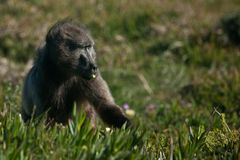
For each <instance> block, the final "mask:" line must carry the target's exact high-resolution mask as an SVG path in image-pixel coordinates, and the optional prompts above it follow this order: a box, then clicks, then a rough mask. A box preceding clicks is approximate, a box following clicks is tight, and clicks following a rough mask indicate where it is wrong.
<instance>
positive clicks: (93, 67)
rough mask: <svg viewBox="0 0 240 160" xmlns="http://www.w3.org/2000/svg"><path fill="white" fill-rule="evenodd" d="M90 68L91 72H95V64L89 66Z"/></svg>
mask: <svg viewBox="0 0 240 160" xmlns="http://www.w3.org/2000/svg"><path fill="white" fill-rule="evenodd" d="M90 68H91V70H92V71H94V72H96V71H97V66H96V65H95V64H90Z"/></svg>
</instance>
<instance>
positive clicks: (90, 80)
mask: <svg viewBox="0 0 240 160" xmlns="http://www.w3.org/2000/svg"><path fill="white" fill-rule="evenodd" d="M95 59H96V53H95V50H94V41H93V39H92V38H91V36H90V33H89V32H88V31H87V30H86V28H85V27H83V26H81V25H80V24H78V23H75V22H73V21H69V20H62V21H60V22H57V23H56V24H55V25H53V26H52V27H51V28H50V30H49V31H48V33H47V36H46V39H45V44H44V45H43V46H42V47H40V49H39V50H38V55H37V58H36V60H35V62H34V65H33V67H32V68H31V70H30V71H29V73H28V74H27V76H26V79H25V83H24V87H23V96H22V111H21V114H22V119H23V121H24V122H27V121H29V120H30V119H31V118H35V117H38V116H39V115H41V114H43V113H44V112H47V121H48V122H49V123H50V122H51V123H55V122H57V123H62V124H66V123H67V122H68V120H69V119H71V114H72V110H73V106H74V103H75V102H76V104H77V105H76V106H78V107H82V106H83V107H89V106H90V107H91V108H94V112H95V111H96V113H97V114H98V115H99V116H100V118H101V119H102V120H103V121H104V122H105V123H106V124H108V125H109V126H112V127H121V126H122V125H123V124H124V123H126V124H127V126H129V125H130V121H129V119H128V118H127V117H126V116H125V115H124V113H123V111H122V110H121V108H120V107H119V106H118V105H116V104H115V102H114V99H113V97H112V95H111V93H110V91H109V88H108V85H107V83H106V82H105V81H104V80H103V78H102V77H101V74H100V71H99V69H98V67H97V65H96V61H95ZM91 108H90V111H89V108H87V109H85V110H87V111H88V113H87V115H90V117H91V115H92V114H91V112H92V111H93V109H91ZM93 118H94V117H93Z"/></svg>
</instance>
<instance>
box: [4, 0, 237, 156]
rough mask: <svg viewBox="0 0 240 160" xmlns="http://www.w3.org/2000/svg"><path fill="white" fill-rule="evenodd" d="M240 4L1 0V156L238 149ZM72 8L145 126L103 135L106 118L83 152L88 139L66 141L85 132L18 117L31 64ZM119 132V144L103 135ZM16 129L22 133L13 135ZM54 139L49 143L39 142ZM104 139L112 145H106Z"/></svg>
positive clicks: (218, 0) (117, 90) (120, 98)
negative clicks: (29, 122) (28, 122)
mask: <svg viewBox="0 0 240 160" xmlns="http://www.w3.org/2000/svg"><path fill="white" fill-rule="evenodd" d="M239 9H240V1H239V0H194V1H193V0H185V1H178V0H171V1H168V0H151V1H147V0H132V1H127V0H121V1H112V0H90V1H83V0H80V1H78V0H69V1H59V2H56V1H53V0H41V1H38V0H26V1H23V0H1V1H0V19H1V21H0V67H1V69H0V78H1V86H0V88H1V90H0V120H1V121H0V122H1V123H0V129H1V132H0V148H1V149H2V150H3V151H2V152H0V159H1V158H3V159H9V158H13V157H15V158H16V157H18V159H20V158H21V157H22V158H23V159H41V156H43V157H44V158H45V159H48V158H50V157H52V158H59V157H62V158H63V159H66V158H67V157H68V156H69V157H71V158H73V159H77V158H79V157H82V156H83V157H85V159H97V157H98V156H99V155H100V156H99V157H101V158H109V159H110V157H112V158H113V159H114V157H115V158H116V159H138V158H139V159H142V158H143V159H144V158H145V159H155V158H163V159H164V158H167V159H169V158H171V157H172V158H174V159H193V158H197V159H201V158H204V159H219V158H222V159H225V158H228V159H235V158H240V155H239V150H240V144H239V127H240V121H239V116H240V63H239V62H240V51H239V45H240V13H239ZM66 17H68V18H72V19H74V20H76V21H79V22H80V23H82V24H84V25H86V26H87V28H88V29H89V30H90V31H91V33H92V36H93V37H94V39H95V41H96V52H97V55H98V63H99V66H101V67H100V68H101V72H102V74H103V77H104V79H106V81H107V82H108V84H109V86H110V89H111V91H112V94H113V96H114V97H115V100H116V102H117V103H118V104H119V105H123V104H128V105H129V106H130V108H131V109H133V110H134V111H135V113H136V115H135V117H133V120H134V121H137V122H136V123H140V126H141V127H140V128H139V130H137V131H125V130H123V131H121V130H120V131H116V133H117V134H116V133H115V132H113V133H111V134H110V135H109V138H107V139H104V136H103V135H102V134H100V133H101V132H102V131H101V130H104V129H103V128H101V126H102V125H101V126H99V130H100V131H97V133H91V135H92V136H93V137H94V136H97V137H98V136H100V137H102V139H100V140H99V141H97V140H95V139H94V140H91V137H90V138H86V139H89V143H87V142H85V143H83V144H84V145H87V148H88V147H89V148H91V147H95V149H93V150H87V149H86V150H84V149H83V150H82V151H81V154H80V153H78V148H81V147H83V146H82V145H83V144H82V145H81V144H80V143H67V144H66V143H65V142H62V141H63V139H64V137H65V138H66V137H67V138H68V139H70V140H74V139H75V140H76V141H77V140H79V141H81V140H82V141H83V137H84V136H83V135H84V134H83V135H82V134H81V135H82V136H77V137H74V136H72V134H71V133H72V132H71V133H69V132H70V131H68V130H66V129H64V128H61V127H60V129H56V128H53V129H52V130H51V131H49V132H50V136H48V132H46V130H44V129H41V127H42V128H44V126H41V125H40V127H38V129H34V128H35V127H34V126H32V127H31V126H30V127H29V128H30V129H32V130H33V131H29V130H28V127H26V128H25V127H24V125H23V124H21V122H20V121H19V119H18V113H19V109H20V104H21V103H20V99H21V87H22V82H23V77H24V75H25V73H26V70H27V69H26V66H27V68H29V66H31V60H33V59H34V57H36V49H37V48H38V46H40V44H41V43H43V41H44V38H45V35H46V33H47V31H48V29H49V28H50V26H51V25H53V24H54V23H55V22H56V21H58V20H61V19H63V18H66ZM233 35H235V36H233ZM213 113H214V114H213ZM217 113H219V114H217ZM220 113H224V116H223V115H222V114H220ZM80 119H81V117H80ZM225 121H227V122H225ZM75 123H78V120H76V121H75ZM69 126H70V128H71V125H69ZM229 127H230V128H231V129H230V130H228V129H227V128H229ZM39 128H40V129H39ZM86 128H87V127H86ZM56 130H58V131H59V132H60V133H58V132H57V131H56ZM86 130H87V129H86ZM78 131H79V130H77V129H76V132H78ZM26 132H29V133H26ZM81 132H82V133H86V134H87V133H88V132H87V131H85V130H84V131H81ZM142 132H144V136H143V137H141V136H139V137H140V138H139V139H137V140H135V141H137V142H134V143H129V144H128V147H126V148H124V147H123V146H124V145H126V144H125V142H126V141H124V135H128V136H127V137H128V138H127V140H128V141H130V140H133V139H134V138H133V137H131V135H133V134H139V135H141V133H142ZM18 134H19V136H17V135H18ZM59 134H60V135H59ZM118 134H119V135H122V136H119V140H120V142H119V143H117V142H106V141H115V139H116V138H117V137H118ZM22 135H25V137H24V136H22ZM35 136H37V137H41V138H40V141H35V140H34V138H35ZM16 137H18V139H20V140H17V142H16V144H15V138H16ZM53 137H54V138H53ZM106 137H107V136H106ZM189 137H190V138H189ZM136 138H137V137H136ZM53 139H54V140H56V141H57V143H54V140H53ZM21 140H23V141H27V142H26V143H27V145H26V144H25V142H24V143H23V142H21ZM142 141H143V142H142ZM13 142H14V144H12V143H13ZM220 142H222V143H220ZM49 143H50V144H51V145H52V146H51V147H49V148H44V147H42V146H45V145H48V144H49ZM99 143H103V144H99ZM104 143H106V144H108V143H114V144H113V145H112V148H111V147H110V148H111V149H110V150H106V151H104V152H103V151H102V152H101V151H99V149H101V148H102V147H103V148H104V147H106V146H104ZM41 147H42V148H41ZM57 147H59V148H61V149H59V150H58V149H56V148H57ZM71 147H72V150H71V151H70V150H69V148H71ZM98 147H99V148H98ZM134 147H135V149H132V150H131V148H134ZM31 148H35V149H36V150H34V149H33V150H31ZM106 148H107V147H106ZM114 148H118V150H119V152H117V151H114ZM53 149H54V151H52V150H53ZM16 150H17V151H16ZM39 150H41V151H42V152H40V153H37V151H39ZM116 150H117V149H116ZM128 150H129V151H128ZM15 151H16V153H14V152H15ZM50 151H52V152H53V153H52V152H50ZM120 151H121V152H120ZM97 153H98V154H97ZM100 153H101V154H100ZM80 155H81V156H80ZM12 156H13V157H12ZM66 156H67V157H66ZM99 157H98V158H99Z"/></svg>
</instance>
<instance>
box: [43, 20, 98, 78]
mask: <svg viewBox="0 0 240 160" xmlns="http://www.w3.org/2000/svg"><path fill="white" fill-rule="evenodd" d="M47 44H48V47H49V48H50V52H51V53H50V55H51V59H53V61H54V62H56V65H57V67H58V68H59V69H60V70H61V71H62V72H63V73H66V74H68V75H76V76H80V77H82V78H84V79H86V80H90V79H95V78H96V76H97V65H96V63H95V58H96V53H95V51H94V48H93V47H94V42H93V40H92V39H91V37H90V36H89V34H88V33H87V32H86V31H85V30H84V29H83V28H81V27H79V26H77V25H73V24H71V23H63V24H59V25H58V26H55V27H53V28H52V29H50V31H49V33H48V36H47Z"/></svg>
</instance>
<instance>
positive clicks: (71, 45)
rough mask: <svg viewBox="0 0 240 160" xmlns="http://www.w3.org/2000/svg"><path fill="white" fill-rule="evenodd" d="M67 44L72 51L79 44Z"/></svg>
mask: <svg viewBox="0 0 240 160" xmlns="http://www.w3.org/2000/svg"><path fill="white" fill-rule="evenodd" d="M67 46H68V49H69V50H70V51H75V50H76V49H77V48H78V45H77V44H75V43H68V44H67Z"/></svg>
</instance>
